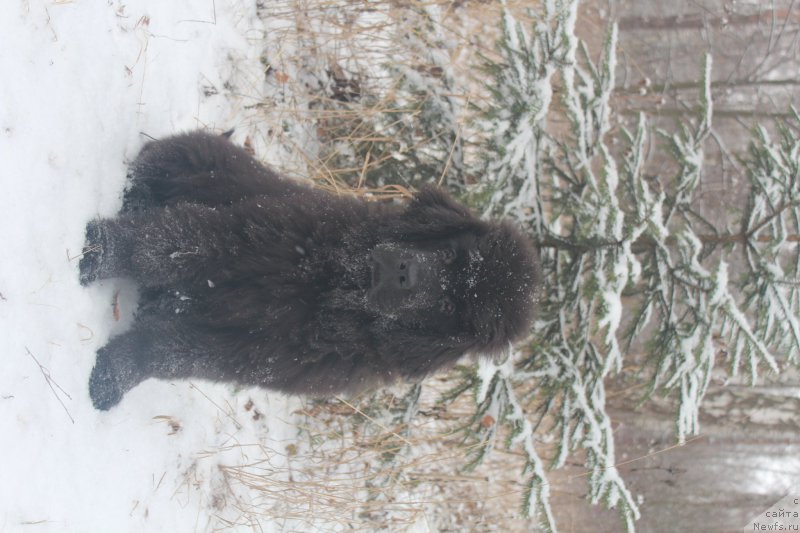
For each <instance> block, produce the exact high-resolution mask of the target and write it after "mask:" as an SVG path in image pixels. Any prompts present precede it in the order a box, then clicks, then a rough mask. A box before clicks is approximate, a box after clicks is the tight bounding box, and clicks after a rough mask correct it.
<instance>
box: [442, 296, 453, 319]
mask: <svg viewBox="0 0 800 533" xmlns="http://www.w3.org/2000/svg"><path fill="white" fill-rule="evenodd" d="M439 311H441V312H442V313H444V314H445V315H448V316H449V315H452V314H453V313H454V312H455V311H456V304H455V303H454V302H453V300H451V299H450V298H448V297H447V296H444V297H442V299H441V300H440V301H439Z"/></svg>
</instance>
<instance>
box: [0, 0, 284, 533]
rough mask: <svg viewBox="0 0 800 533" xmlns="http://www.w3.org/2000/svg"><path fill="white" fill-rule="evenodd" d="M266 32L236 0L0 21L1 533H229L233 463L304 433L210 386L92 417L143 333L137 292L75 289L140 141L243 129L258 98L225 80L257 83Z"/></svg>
mask: <svg viewBox="0 0 800 533" xmlns="http://www.w3.org/2000/svg"><path fill="white" fill-rule="evenodd" d="M264 31H265V29H264V28H263V27H262V23H261V21H259V20H258V19H257V17H256V16H255V6H254V3H245V2H238V1H236V0H209V1H202V2H197V1H189V0H174V1H171V2H159V1H157V0H148V1H141V2H136V3H135V4H123V3H120V2H118V1H110V2H101V3H97V2H72V3H70V2H42V1H41V0H31V1H30V2H5V3H4V4H3V7H2V8H0V35H2V39H1V41H2V45H1V46H0V71H1V72H3V82H2V83H0V161H2V163H3V166H2V170H0V185H2V191H3V192H2V195H0V242H2V243H3V244H2V249H3V260H2V261H0V295H2V296H1V297H0V349H1V350H2V354H3V358H4V360H3V371H2V373H0V427H2V428H3V429H2V432H0V472H2V475H0V531H27V530H29V529H30V530H36V531H39V532H49V531H123V532H124V531H175V532H181V531H207V530H210V529H212V528H213V527H215V526H217V527H220V525H221V524H224V522H221V521H220V520H221V519H227V520H234V521H235V520H237V519H238V518H239V517H237V516H236V515H235V514H231V513H232V511H231V509H233V508H234V507H233V506H232V505H222V503H221V502H228V503H231V502H230V499H231V498H246V497H247V494H246V491H245V492H241V491H239V492H236V491H233V492H232V489H230V488H229V487H228V486H227V485H226V483H225V479H224V478H223V476H222V470H221V469H220V468H219V465H221V464H234V465H235V464H242V463H243V462H246V461H254V460H257V459H261V458H262V457H261V455H260V454H259V453H254V452H258V450H260V449H262V448H259V447H257V446H256V447H252V448H251V447H248V446H247V445H249V444H253V443H258V444H260V445H261V446H264V447H275V448H278V449H283V447H284V446H285V442H284V441H286V440H288V439H290V438H291V436H293V435H294V434H295V433H296V429H295V428H294V426H292V423H291V422H292V415H291V414H290V413H291V412H292V411H293V410H295V409H296V408H297V401H296V400H289V399H286V398H283V397H281V396H278V395H269V394H266V393H264V392H262V391H257V390H249V391H247V390H245V391H239V392H238V393H235V392H234V391H232V390H231V389H230V387H226V386H221V385H213V384H210V383H204V382H195V383H193V384H190V383H187V382H175V383H167V382H156V381H149V382H147V383H145V384H143V385H142V386H140V387H138V388H136V389H134V390H133V391H132V392H131V393H130V394H129V395H128V396H126V397H125V399H124V400H123V401H122V403H121V404H120V405H119V406H117V407H115V408H114V409H112V410H111V411H109V412H107V413H102V412H98V411H96V410H94V409H93V407H92V405H91V402H90V400H89V397H88V392H87V391H88V389H87V382H88V377H89V372H90V370H91V368H92V366H93V364H94V357H95V351H96V349H97V348H98V347H100V346H102V345H103V344H104V343H105V342H106V340H107V339H108V337H109V336H110V335H113V334H116V333H119V332H120V331H121V330H122V329H124V328H125V327H126V325H127V324H128V323H129V322H130V315H131V312H132V308H133V301H134V299H135V296H134V293H135V291H133V290H132V287H131V286H130V284H129V283H125V282H123V281H109V282H104V283H102V284H100V285H98V286H93V287H90V288H83V287H81V286H80V285H79V283H78V275H77V264H78V263H77V261H78V260H77V258H76V256H77V254H79V253H80V251H81V247H82V245H83V233H84V226H85V224H86V222H87V221H89V220H90V219H91V218H93V217H96V216H111V215H113V214H114V213H115V212H116V211H117V210H118V208H119V207H120V203H121V200H120V199H121V192H122V190H123V187H124V185H125V173H126V162H127V161H129V160H130V159H131V158H132V157H134V156H135V154H136V153H137V151H138V149H139V148H140V147H141V145H142V144H143V142H144V141H145V140H146V139H145V138H144V137H143V136H142V135H140V132H145V133H146V134H149V135H152V136H154V137H158V136H163V135H167V134H169V133H172V132H176V131H179V130H186V129H193V128H197V127H209V128H214V129H217V130H219V131H221V130H224V129H229V128H231V127H237V132H236V138H237V140H241V139H242V138H243V135H244V134H246V133H247V128H248V126H247V125H243V122H244V121H245V116H244V113H245V112H244V111H243V110H244V109H245V108H244V106H245V104H246V101H245V100H246V98H247V97H246V96H241V97H239V98H236V97H233V96H232V94H231V93H230V92H228V93H225V92H224V91H223V84H224V83H225V82H226V81H228V79H229V78H230V76H232V75H234V74H236V75H240V76H241V75H249V76H251V79H255V80H257V79H259V78H258V76H259V75H260V73H261V72H262V71H263V67H262V66H261V65H260V64H259V53H260V46H259V43H258V41H257V40H253V39H255V37H253V36H258V35H261V34H263V32H264ZM232 60H235V68H234V61H232ZM209 283H210V284H211V283H212V282H211V281H210V282H209ZM117 290H120V296H119V302H120V308H121V311H122V318H121V320H120V321H119V322H117V321H116V320H115V318H114V316H113V315H114V313H113V312H112V307H111V302H112V298H113V297H114V294H115V293H116V291H117ZM37 361H38V363H37ZM39 364H41V367H40V366H39ZM248 399H252V400H253V402H254V403H255V405H256V406H257V408H258V410H259V412H261V413H268V416H264V417H260V418H258V417H254V416H252V412H251V411H249V409H248V408H245V407H244V404H245V403H246V402H247V401H248ZM62 404H63V405H62ZM254 418H258V419H257V420H254ZM251 450H253V451H251ZM261 526H262V528H263V530H266V531H269V530H270V529H271V528H273V526H274V525H273V524H270V523H269V522H268V521H264V522H262V523H261ZM248 530H249V529H248Z"/></svg>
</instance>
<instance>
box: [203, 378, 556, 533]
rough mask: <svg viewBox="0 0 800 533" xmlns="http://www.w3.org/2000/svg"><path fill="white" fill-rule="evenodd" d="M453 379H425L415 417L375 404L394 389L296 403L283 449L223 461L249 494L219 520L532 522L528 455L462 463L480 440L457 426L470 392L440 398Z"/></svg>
mask: <svg viewBox="0 0 800 533" xmlns="http://www.w3.org/2000/svg"><path fill="white" fill-rule="evenodd" d="M446 387H447V384H446V381H445V380H443V379H442V380H434V381H433V383H431V384H430V385H429V386H427V387H426V390H425V393H424V394H423V397H422V398H421V399H420V406H419V413H418V415H417V416H415V417H414V418H413V419H412V420H411V421H410V427H408V426H406V425H405V424H403V423H398V424H394V425H387V422H386V420H387V418H386V417H383V418H378V417H373V416H372V415H371V414H370V413H369V411H370V410H374V408H375V406H376V405H381V406H383V407H386V408H389V409H391V408H392V407H393V406H396V404H397V403H398V402H399V396H395V395H394V394H392V393H390V392H384V393H381V394H380V395H378V396H376V397H372V398H364V399H362V400H361V401H356V400H353V401H348V400H342V399H332V400H329V401H325V402H318V403H315V404H313V405H309V406H308V407H307V408H305V409H303V410H302V411H300V412H298V413H296V414H297V415H298V417H299V419H300V420H302V423H301V425H299V426H298V431H299V438H298V439H297V442H296V443H292V444H289V445H287V446H285V448H284V449H282V450H278V449H275V448H268V447H266V446H263V445H258V446H259V451H258V454H257V455H259V456H260V457H261V459H259V460H257V461H253V462H250V463H247V464H221V465H220V467H219V468H220V469H221V471H222V473H223V476H224V479H225V483H226V485H227V493H228V494H239V495H240V496H241V495H246V496H244V497H239V498H232V499H231V501H230V502H229V505H231V506H233V507H235V509H236V514H237V516H238V518H237V519H235V520H234V519H227V520H222V519H220V524H219V525H220V527H222V528H223V529H224V528H225V527H231V528H233V527H242V526H244V525H247V526H250V527H252V528H253V529H254V530H258V528H259V527H260V526H259V524H261V523H263V522H267V521H268V522H270V523H276V524H279V525H281V526H283V527H284V529H285V530H297V531H300V530H303V531H308V530H312V531H339V530H347V531H377V530H388V531H404V530H406V529H407V528H410V527H412V526H415V527H416V528H421V529H416V530H421V531H428V530H430V531H433V530H437V529H443V530H448V529H449V528H450V529H452V530H458V529H460V528H461V527H463V526H464V525H465V524H470V531H495V530H497V526H498V524H502V530H503V531H529V530H530V526H531V522H530V521H528V520H526V519H523V518H522V517H521V516H520V513H519V502H520V501H521V498H522V495H523V493H524V490H525V487H524V480H521V479H520V477H519V472H520V470H521V467H522V464H523V461H524V458H523V457H522V456H521V455H520V454H516V453H509V452H503V451H500V450H498V451H496V452H495V453H494V454H493V455H492V456H491V457H490V458H489V460H488V461H487V463H486V464H484V465H481V466H480V467H479V468H478V469H476V470H475V471H472V472H464V471H463V467H464V464H466V463H467V462H468V457H469V455H470V454H471V453H472V452H474V451H475V449H476V447H478V446H480V444H478V443H474V442H464V441H463V439H462V436H461V433H459V432H457V431H456V430H457V429H458V428H459V427H460V426H461V425H462V424H464V423H465V422H466V421H468V420H470V417H471V415H472V413H473V408H472V403H471V402H472V400H471V398H470V396H471V395H464V396H463V397H462V398H461V399H459V400H457V401H456V402H454V403H453V404H450V405H448V406H447V407H443V406H442V405H440V404H439V403H437V399H438V397H439V394H440V393H441V392H442V391H443V389H444V388H446ZM389 419H391V417H389ZM487 423H493V421H490V422H487ZM545 448H546V447H545ZM543 451H545V452H546V451H547V450H543ZM497 452H500V453H497ZM249 454H250V455H252V450H250V452H249ZM229 511H230V509H229ZM227 516H230V512H229V513H227Z"/></svg>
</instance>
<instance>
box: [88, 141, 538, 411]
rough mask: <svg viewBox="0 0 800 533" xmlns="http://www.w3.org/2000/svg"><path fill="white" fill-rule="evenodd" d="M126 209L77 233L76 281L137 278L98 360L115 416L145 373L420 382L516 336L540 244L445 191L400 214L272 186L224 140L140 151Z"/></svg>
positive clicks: (527, 311) (302, 387)
mask: <svg viewBox="0 0 800 533" xmlns="http://www.w3.org/2000/svg"><path fill="white" fill-rule="evenodd" d="M130 180H131V182H130V186H129V188H128V190H127V191H126V193H125V196H124V202H123V209H122V212H121V213H120V214H119V216H117V217H116V218H113V219H102V220H94V221H92V222H90V223H89V224H88V226H87V228H86V241H87V243H86V248H85V253H84V256H83V258H82V259H81V262H80V279H81V283H83V284H88V283H90V282H92V281H94V280H98V279H103V278H109V277H120V276H122V277H130V278H132V279H134V280H135V281H136V282H137V283H138V285H139V287H140V290H141V296H140V303H139V309H138V311H137V313H136V318H135V321H134V324H133V327H132V328H131V329H130V331H128V332H126V333H123V334H122V335H119V336H117V337H115V338H112V339H111V340H110V341H109V343H108V344H106V345H105V346H104V347H102V348H101V349H100V350H99V351H98V353H97V362H96V364H95V367H94V369H93V370H92V375H91V378H90V380H89V394H90V396H91V398H92V402H93V403H94V405H95V407H96V408H98V409H103V410H105V409H109V408H111V407H113V406H114V405H116V404H117V403H118V402H119V401H120V400H121V399H122V397H123V395H124V394H125V393H126V392H127V391H128V390H130V389H131V388H133V387H134V386H135V385H137V384H138V383H140V382H141V381H143V380H145V379H147V378H151V377H153V378H161V379H173V378H190V377H196V378H202V379H209V380H214V381H224V382H233V383H238V384H241V385H245V386H249V385H258V386H262V387H266V388H269V389H274V390H279V391H284V392H287V393H298V394H305V395H311V396H327V395H332V394H336V393H355V392H358V391H360V390H362V389H364V388H366V387H370V386H375V385H381V384H385V383H390V382H392V381H394V380H395V379H407V380H419V379H422V378H423V377H424V376H426V375H428V374H430V373H432V372H434V371H436V370H437V369H440V368H443V367H447V366H449V365H451V364H453V363H454V362H455V361H456V360H457V359H458V358H459V357H461V356H462V355H463V354H465V353H478V354H491V353H496V352H498V351H501V350H503V349H505V348H506V347H507V346H508V345H509V343H512V342H514V341H517V340H519V339H521V338H523V337H525V336H526V334H527V333H528V331H529V328H530V325H531V321H532V318H533V312H534V307H535V300H536V291H537V286H538V283H539V279H538V263H537V257H536V253H535V250H534V248H533V247H532V245H531V243H530V242H529V241H528V240H527V239H526V238H524V237H523V236H522V235H521V234H520V233H519V232H518V231H517V230H516V229H515V228H514V227H513V226H511V225H510V224H508V223H507V222H486V221H483V220H479V219H478V218H476V217H475V216H474V215H473V214H471V213H470V212H469V211H468V210H467V209H466V208H465V207H463V206H462V205H460V204H458V203H457V202H455V201H454V200H453V199H451V198H450V197H449V196H448V195H447V194H446V193H444V192H443V191H441V190H438V189H434V188H424V189H422V190H421V191H420V192H419V193H418V194H417V195H416V196H415V198H414V199H413V200H411V201H410V202H409V203H408V204H407V205H396V204H385V203H378V202H370V201H364V200H359V199H356V198H353V197H350V196H337V195H334V194H331V193H328V192H325V191H323V190H320V189H314V188H311V187H308V186H305V185H303V184H301V183H298V182H295V181H292V180H289V179H285V178H282V177H280V176H278V175H277V174H276V173H274V172H273V171H272V170H270V169H269V168H266V167H265V166H263V165H262V164H260V163H259V162H258V161H256V160H255V159H254V158H253V157H251V156H250V155H249V154H248V153H247V152H245V151H244V150H243V149H242V148H239V147H237V146H234V145H233V144H231V143H230V142H229V141H228V139H227V137H226V136H224V135H223V136H218V135H211V134H208V133H203V132H193V133H186V134H182V135H176V136H174V137H170V138H167V139H164V140H160V141H155V142H151V143H149V144H147V145H146V146H145V147H144V148H143V149H142V151H141V153H140V154H139V156H138V157H137V159H136V161H134V163H133V164H132V166H131V170H130Z"/></svg>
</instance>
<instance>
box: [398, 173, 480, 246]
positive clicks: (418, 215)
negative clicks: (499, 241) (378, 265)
mask: <svg viewBox="0 0 800 533" xmlns="http://www.w3.org/2000/svg"><path fill="white" fill-rule="evenodd" d="M394 229H395V232H394V233H395V236H396V237H397V238H399V239H402V240H409V241H417V240H431V239H442V238H450V237H454V236H457V235H459V234H461V233H464V232H471V233H473V234H475V235H482V234H484V233H485V232H486V231H487V230H488V226H487V224H486V223H485V222H482V221H481V220H480V219H478V217H476V216H475V215H474V214H472V212H470V210H469V209H467V208H466V207H464V206H463V205H461V204H459V203H458V202H456V201H455V200H454V199H453V198H452V197H451V196H450V195H449V194H448V193H447V192H446V191H445V190H444V189H441V188H439V187H433V186H429V185H426V186H423V187H421V188H420V190H419V192H417V194H416V195H414V198H413V199H412V200H411V202H410V203H409V204H408V207H406V210H405V211H404V212H403V214H402V216H401V217H400V219H399V221H398V222H397V226H396V228H394Z"/></svg>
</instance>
